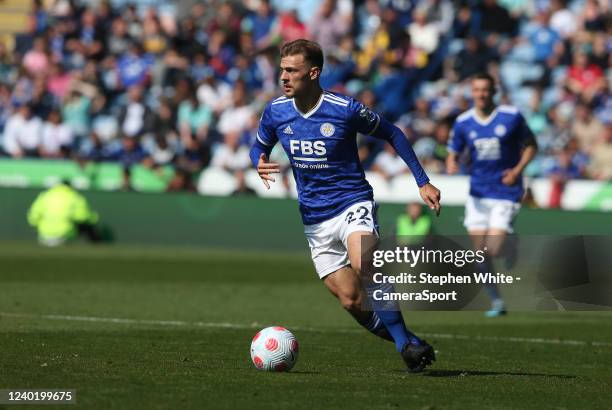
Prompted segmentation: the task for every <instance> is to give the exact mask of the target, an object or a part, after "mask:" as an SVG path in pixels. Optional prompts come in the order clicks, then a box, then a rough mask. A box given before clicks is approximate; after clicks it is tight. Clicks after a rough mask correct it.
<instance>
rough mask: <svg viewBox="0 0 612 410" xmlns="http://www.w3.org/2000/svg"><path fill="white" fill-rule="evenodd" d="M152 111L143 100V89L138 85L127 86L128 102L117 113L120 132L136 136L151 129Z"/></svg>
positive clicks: (128, 135)
mask: <svg viewBox="0 0 612 410" xmlns="http://www.w3.org/2000/svg"><path fill="white" fill-rule="evenodd" d="M152 122H153V113H152V111H151V109H150V108H149V107H148V106H147V105H146V104H145V103H144V101H143V89H142V87H141V86H139V85H133V86H131V87H130V88H128V103H127V105H126V106H125V107H124V108H123V109H122V110H121V114H120V115H119V126H120V127H121V132H122V133H123V134H124V135H125V136H127V137H136V136H139V135H143V134H146V133H148V132H150V131H151V127H152V125H153V124H152Z"/></svg>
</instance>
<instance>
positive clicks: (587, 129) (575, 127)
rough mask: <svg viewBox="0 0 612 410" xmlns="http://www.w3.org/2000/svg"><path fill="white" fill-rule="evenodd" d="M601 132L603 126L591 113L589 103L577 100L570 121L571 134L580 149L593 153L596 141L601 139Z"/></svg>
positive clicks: (602, 131)
mask: <svg viewBox="0 0 612 410" xmlns="http://www.w3.org/2000/svg"><path fill="white" fill-rule="evenodd" d="M603 133H604V126H603V124H602V123H601V121H599V119H598V118H597V117H595V116H594V115H593V110H592V108H591V106H590V104H589V103H587V102H584V101H580V102H578V104H577V105H576V110H575V112H574V121H573V122H572V135H573V136H574V138H576V140H578V147H579V148H580V150H581V151H583V152H586V153H589V154H593V153H594V148H595V145H596V142H597V141H598V140H600V139H601V137H602V135H603Z"/></svg>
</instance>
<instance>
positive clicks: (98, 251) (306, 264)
mask: <svg viewBox="0 0 612 410" xmlns="http://www.w3.org/2000/svg"><path fill="white" fill-rule="evenodd" d="M0 259H1V260H2V268H1V269H2V271H1V272H0V289H1V290H0V292H1V295H2V297H1V298H0V312H2V313H1V314H0V329H1V332H0V358H1V361H0V368H1V371H0V389H7V388H13V389H17V388H20V389H24V388H73V389H76V390H77V402H78V406H79V407H84V408H126V409H139V408H142V409H153V408H232V409H237V408H278V407H292V408H308V409H312V408H368V409H379V408H380V409H388V408H419V409H421V408H430V409H433V408H436V409H442V408H457V409H470V408H534V409H535V408H590V409H593V408H600V409H605V408H610V407H611V406H612V388H611V385H612V374H611V371H610V366H611V365H612V314H610V313H609V312H608V313H605V312H604V313H595V312H593V313H576V312H575V313H570V312H564V313H546V312H541V313H535V312H534V313H514V314H511V315H509V316H508V317H504V318H501V319H495V320H491V319H485V318H483V317H482V315H481V313H479V312H446V313H441V312H408V313H406V314H405V316H406V321H407V322H408V324H409V326H410V327H412V328H413V330H415V331H416V332H417V333H419V334H424V335H425V336H426V339H427V340H428V341H429V342H430V343H432V344H433V345H434V346H435V348H436V350H437V357H438V361H437V362H436V363H435V365H434V366H433V367H431V368H430V370H428V371H427V372H425V373H423V374H420V375H410V374H407V373H406V372H405V371H404V367H403V363H402V362H401V359H400V357H399V355H398V354H397V353H396V352H395V351H394V348H393V346H392V345H391V344H388V343H385V342H382V341H379V340H378V339H376V338H375V337H373V336H370V335H369V334H368V333H366V332H365V331H362V330H361V329H360V328H359V327H358V326H357V325H356V324H354V323H353V322H352V320H351V319H350V318H349V317H348V315H347V314H346V313H344V312H343V311H342V310H341V309H340V308H339V307H338V306H337V302H336V301H335V300H334V299H333V298H332V297H331V296H330V295H329V294H328V293H327V291H326V290H325V289H324V287H323V285H322V284H321V283H320V282H319V281H318V280H317V279H316V275H315V273H314V271H313V269H312V266H311V262H310V260H309V258H308V255H307V254H306V253H304V254H283V255H274V254H272V253H270V254H261V253H235V252H210V251H201V250H193V249H170V248H159V249H152V248H135V247H128V248H113V247H99V248H93V247H86V246H79V245H75V246H71V247H67V248H63V249H40V248H38V247H36V246H34V245H24V244H15V243H8V244H7V243H3V244H0ZM271 324H280V325H283V326H286V327H288V328H289V329H291V330H293V331H294V333H295V335H296V336H297V338H298V340H299V341H300V359H299V361H298V363H297V365H296V367H295V368H294V370H293V371H292V372H290V373H282V374H274V373H263V372H259V371H256V370H255V369H254V368H253V366H252V364H251V363H250V357H249V344H250V341H251V338H252V336H253V335H254V333H255V332H256V331H257V330H258V329H259V328H261V327H264V326H267V325H271ZM0 407H1V406H0ZM45 408H48V407H45ZM71 408H74V407H71Z"/></svg>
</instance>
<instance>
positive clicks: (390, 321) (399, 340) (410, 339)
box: [368, 284, 421, 352]
mask: <svg viewBox="0 0 612 410" xmlns="http://www.w3.org/2000/svg"><path fill="white" fill-rule="evenodd" d="M377 289H380V290H382V291H383V293H385V294H389V293H392V292H393V286H391V285H389V284H386V285H382V286H381V285H380V284H370V285H369V286H368V299H369V302H370V303H371V305H372V309H373V310H374V313H375V315H376V316H377V317H378V318H379V319H380V321H381V322H382V323H383V324H384V326H385V328H386V329H387V331H388V332H389V334H390V335H391V337H392V338H393V341H394V342H395V348H396V349H397V351H398V352H401V351H402V349H403V348H404V346H406V345H407V344H409V343H412V344H416V345H419V344H421V340H420V339H419V338H418V337H417V336H416V335H415V334H414V333H412V332H411V331H409V330H408V329H407V328H406V325H405V323H404V317H403V316H402V312H401V311H400V310H399V305H398V304H397V303H396V302H394V301H376V300H374V299H373V298H372V294H373V293H374V291H375V290H377Z"/></svg>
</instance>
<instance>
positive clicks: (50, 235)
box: [28, 182, 100, 246]
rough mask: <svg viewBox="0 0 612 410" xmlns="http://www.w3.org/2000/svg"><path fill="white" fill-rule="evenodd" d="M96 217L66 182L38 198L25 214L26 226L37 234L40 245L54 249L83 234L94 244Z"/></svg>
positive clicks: (80, 196)
mask: <svg viewBox="0 0 612 410" xmlns="http://www.w3.org/2000/svg"><path fill="white" fill-rule="evenodd" d="M98 219H99V217H98V214H97V213H96V212H94V211H92V210H91V209H90V207H89V204H88V203H87V199H85V197H84V196H83V195H81V194H80V193H79V192H78V191H76V190H75V189H74V188H72V187H70V185H69V184H68V183H67V182H62V183H60V184H58V185H56V186H54V187H52V188H50V189H48V190H46V191H44V192H42V193H40V194H39V195H38V197H37V198H36V199H35V200H34V203H33V204H32V206H31V207H30V210H29V211H28V223H29V224H30V225H32V226H34V227H35V228H36V230H37V231H38V241H39V242H40V243H41V244H42V245H46V246H57V245H61V244H63V243H65V242H66V241H69V240H71V239H74V238H76V237H77V236H78V235H79V234H80V233H84V234H86V235H87V236H88V238H89V239H90V240H91V241H93V242H97V241H98V240H100V235H99V234H98V232H97V230H96V224H97V222H98Z"/></svg>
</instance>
